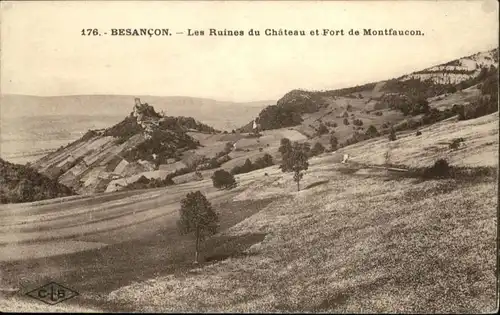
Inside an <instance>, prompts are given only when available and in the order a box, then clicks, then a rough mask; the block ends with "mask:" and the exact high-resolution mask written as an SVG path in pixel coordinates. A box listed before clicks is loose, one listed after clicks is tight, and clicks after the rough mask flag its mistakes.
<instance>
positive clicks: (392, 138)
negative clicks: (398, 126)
mask: <svg viewBox="0 0 500 315" xmlns="http://www.w3.org/2000/svg"><path fill="white" fill-rule="evenodd" d="M396 139H397V138H396V131H395V130H394V128H392V127H391V130H390V132H389V141H395V140H396Z"/></svg>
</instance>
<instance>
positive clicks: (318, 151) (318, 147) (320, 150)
mask: <svg viewBox="0 0 500 315" xmlns="http://www.w3.org/2000/svg"><path fill="white" fill-rule="evenodd" d="M323 152H325V147H324V146H323V145H322V144H321V143H319V142H316V143H315V144H314V146H313V148H312V149H311V152H310V156H316V155H319V154H321V153H323Z"/></svg>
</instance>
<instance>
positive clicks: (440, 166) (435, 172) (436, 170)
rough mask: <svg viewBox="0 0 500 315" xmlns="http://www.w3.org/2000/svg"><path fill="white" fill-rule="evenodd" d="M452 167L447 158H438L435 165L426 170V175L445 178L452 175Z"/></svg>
mask: <svg viewBox="0 0 500 315" xmlns="http://www.w3.org/2000/svg"><path fill="white" fill-rule="evenodd" d="M450 171H451V167H450V165H449V164H448V161H446V160H445V159H439V160H437V161H436V162H435V163H434V165H433V166H431V167H428V168H426V169H425V170H424V174H423V175H424V177H427V178H443V177H448V176H449V175H450Z"/></svg>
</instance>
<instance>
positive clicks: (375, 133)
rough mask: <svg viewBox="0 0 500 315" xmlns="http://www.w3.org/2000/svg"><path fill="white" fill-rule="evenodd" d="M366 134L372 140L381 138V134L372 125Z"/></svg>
mask: <svg viewBox="0 0 500 315" xmlns="http://www.w3.org/2000/svg"><path fill="white" fill-rule="evenodd" d="M365 134H366V135H367V136H368V137H370V138H375V137H378V136H380V133H379V132H378V130H377V128H375V126H374V125H370V127H368V129H366V132H365Z"/></svg>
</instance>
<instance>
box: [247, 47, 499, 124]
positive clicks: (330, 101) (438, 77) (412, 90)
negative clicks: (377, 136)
mask: <svg viewBox="0 0 500 315" xmlns="http://www.w3.org/2000/svg"><path fill="white" fill-rule="evenodd" d="M495 69H498V48H495V49H493V50H490V51H486V52H479V53H476V54H473V55H470V56H466V57H462V58H459V59H456V60H453V61H450V62H447V63H444V64H441V65H437V66H433V67H430V68H427V69H423V70H420V71H416V72H413V73H411V74H408V75H403V76H401V77H399V78H395V79H391V80H387V81H382V82H372V83H367V84H363V85H358V86H354V87H350V88H342V89H337V90H330V91H306V90H292V91H290V92H288V93H287V94H285V95H284V96H283V97H282V98H281V99H279V100H278V101H277V102H276V105H269V106H267V107H266V108H264V109H263V110H262V111H261V112H260V113H259V114H258V116H257V117H256V119H255V120H257V121H258V122H259V124H260V126H261V128H262V130H271V129H279V128H285V127H294V126H298V125H300V124H302V123H303V122H304V120H307V117H305V116H308V114H313V113H318V112H321V111H322V110H326V109H327V108H328V109H329V110H330V111H331V110H341V109H342V108H341V107H344V109H345V106H342V105H339V104H342V103H344V100H346V99H360V98H364V97H365V96H366V97H368V100H367V101H366V102H365V103H366V105H368V106H366V109H368V110H370V109H373V108H372V105H373V104H374V103H375V102H377V101H378V100H380V98H381V97H383V96H384V95H386V94H391V93H393V94H401V95H405V96H408V95H410V94H411V95H412V96H413V98H415V99H417V98H432V97H435V96H438V95H443V94H445V93H454V92H456V91H457V90H464V89H466V88H469V87H471V86H474V85H476V84H478V83H480V82H482V81H483V80H485V79H486V77H488V76H491V75H492V73H494V71H495ZM336 103H337V105H336ZM360 109H361V110H363V108H360ZM366 109H365V110H366ZM304 115H305V116H304ZM252 126H253V120H252V121H251V122H249V123H247V124H246V125H244V126H242V127H240V128H239V129H238V130H239V131H241V132H250V131H251V130H252Z"/></svg>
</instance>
